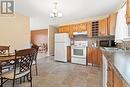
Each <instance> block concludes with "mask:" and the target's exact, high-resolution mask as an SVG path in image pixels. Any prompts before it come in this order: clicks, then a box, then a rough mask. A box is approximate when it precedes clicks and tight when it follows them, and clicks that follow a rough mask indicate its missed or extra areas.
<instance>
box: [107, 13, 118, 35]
mask: <svg viewBox="0 0 130 87" xmlns="http://www.w3.org/2000/svg"><path fill="white" fill-rule="evenodd" d="M116 18H117V13H113V14H111V15H110V16H109V19H110V35H115V29H116Z"/></svg>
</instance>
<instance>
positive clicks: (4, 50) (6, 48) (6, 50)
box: [0, 46, 10, 55]
mask: <svg viewBox="0 0 130 87" xmlns="http://www.w3.org/2000/svg"><path fill="white" fill-rule="evenodd" d="M9 47H10V46H0V55H4V54H8V55H9Z"/></svg>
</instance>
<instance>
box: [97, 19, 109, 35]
mask: <svg viewBox="0 0 130 87" xmlns="http://www.w3.org/2000/svg"><path fill="white" fill-rule="evenodd" d="M98 35H99V36H107V35H109V19H108V18H106V19H103V20H100V21H99V34H98Z"/></svg>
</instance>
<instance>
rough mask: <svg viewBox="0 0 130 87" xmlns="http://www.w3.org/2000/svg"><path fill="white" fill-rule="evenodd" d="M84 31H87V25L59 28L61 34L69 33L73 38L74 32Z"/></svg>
mask: <svg viewBox="0 0 130 87" xmlns="http://www.w3.org/2000/svg"><path fill="white" fill-rule="evenodd" d="M82 31H87V23H80V24H72V25H66V26H60V27H59V33H69V35H70V37H71V38H73V32H82Z"/></svg>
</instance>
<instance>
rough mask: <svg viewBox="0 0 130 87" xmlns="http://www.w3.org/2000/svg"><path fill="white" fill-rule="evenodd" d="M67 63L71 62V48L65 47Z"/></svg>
mask: <svg viewBox="0 0 130 87" xmlns="http://www.w3.org/2000/svg"><path fill="white" fill-rule="evenodd" d="M67 62H71V46H67Z"/></svg>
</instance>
